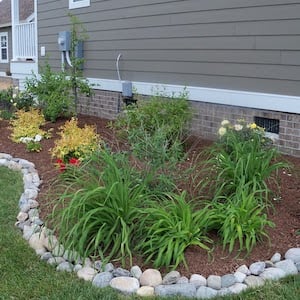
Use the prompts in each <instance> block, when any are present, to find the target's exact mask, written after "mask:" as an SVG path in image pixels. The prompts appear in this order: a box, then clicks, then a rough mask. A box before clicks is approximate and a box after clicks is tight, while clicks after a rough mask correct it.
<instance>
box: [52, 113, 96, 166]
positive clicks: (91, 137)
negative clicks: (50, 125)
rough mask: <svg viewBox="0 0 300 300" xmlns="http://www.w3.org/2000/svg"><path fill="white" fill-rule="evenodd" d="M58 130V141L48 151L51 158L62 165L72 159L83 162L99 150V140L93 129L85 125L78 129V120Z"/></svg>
mask: <svg viewBox="0 0 300 300" xmlns="http://www.w3.org/2000/svg"><path fill="white" fill-rule="evenodd" d="M59 129H60V130H61V131H60V133H59V135H60V139H58V140H56V141H55V146H54V148H52V149H51V150H50V151H51V155H52V157H56V158H58V159H61V160H62V162H63V163H68V162H69V161H70V159H72V158H76V159H80V160H84V159H86V158H88V157H89V156H90V155H91V154H92V153H93V152H95V151H97V150H98V149H99V145H100V142H101V140H100V136H99V135H98V134H97V133H96V128H95V127H93V126H88V125H85V126H84V127H83V128H80V127H79V126H78V120H77V119H76V118H72V119H71V120H70V121H67V122H65V124H64V125H63V126H61V127H60V128H59Z"/></svg>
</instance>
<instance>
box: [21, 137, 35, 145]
mask: <svg viewBox="0 0 300 300" xmlns="http://www.w3.org/2000/svg"><path fill="white" fill-rule="evenodd" d="M32 140H33V138H31V137H28V136H23V137H20V139H19V141H20V142H21V143H25V144H27V143H29V142H30V141H32Z"/></svg>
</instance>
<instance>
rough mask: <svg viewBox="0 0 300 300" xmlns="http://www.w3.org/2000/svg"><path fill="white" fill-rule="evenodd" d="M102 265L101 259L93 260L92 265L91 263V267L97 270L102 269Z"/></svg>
mask: <svg viewBox="0 0 300 300" xmlns="http://www.w3.org/2000/svg"><path fill="white" fill-rule="evenodd" d="M102 266H103V264H102V261H101V260H96V261H95V262H94V265H93V267H94V268H95V269H96V270H97V271H102Z"/></svg>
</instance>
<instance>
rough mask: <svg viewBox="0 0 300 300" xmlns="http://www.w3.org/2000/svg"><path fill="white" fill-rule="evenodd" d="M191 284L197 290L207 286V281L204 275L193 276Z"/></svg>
mask: <svg viewBox="0 0 300 300" xmlns="http://www.w3.org/2000/svg"><path fill="white" fill-rule="evenodd" d="M190 283H192V284H193V285H194V286H195V287H196V288H198V287H199V286H206V285H207V280H206V278H205V277H204V276H202V275H199V274H192V275H191V278H190Z"/></svg>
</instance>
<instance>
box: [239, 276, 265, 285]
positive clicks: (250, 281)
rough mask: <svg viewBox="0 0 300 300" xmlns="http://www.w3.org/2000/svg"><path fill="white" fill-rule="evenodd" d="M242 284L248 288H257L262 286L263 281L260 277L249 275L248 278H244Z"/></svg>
mask: <svg viewBox="0 0 300 300" xmlns="http://www.w3.org/2000/svg"><path fill="white" fill-rule="evenodd" d="M244 282H245V283H246V284H247V285H248V286H249V287H258V286H262V285H264V283H265V280H264V279H263V278H262V277H259V276H254V275H250V276H247V277H246V279H245V280H244Z"/></svg>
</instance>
